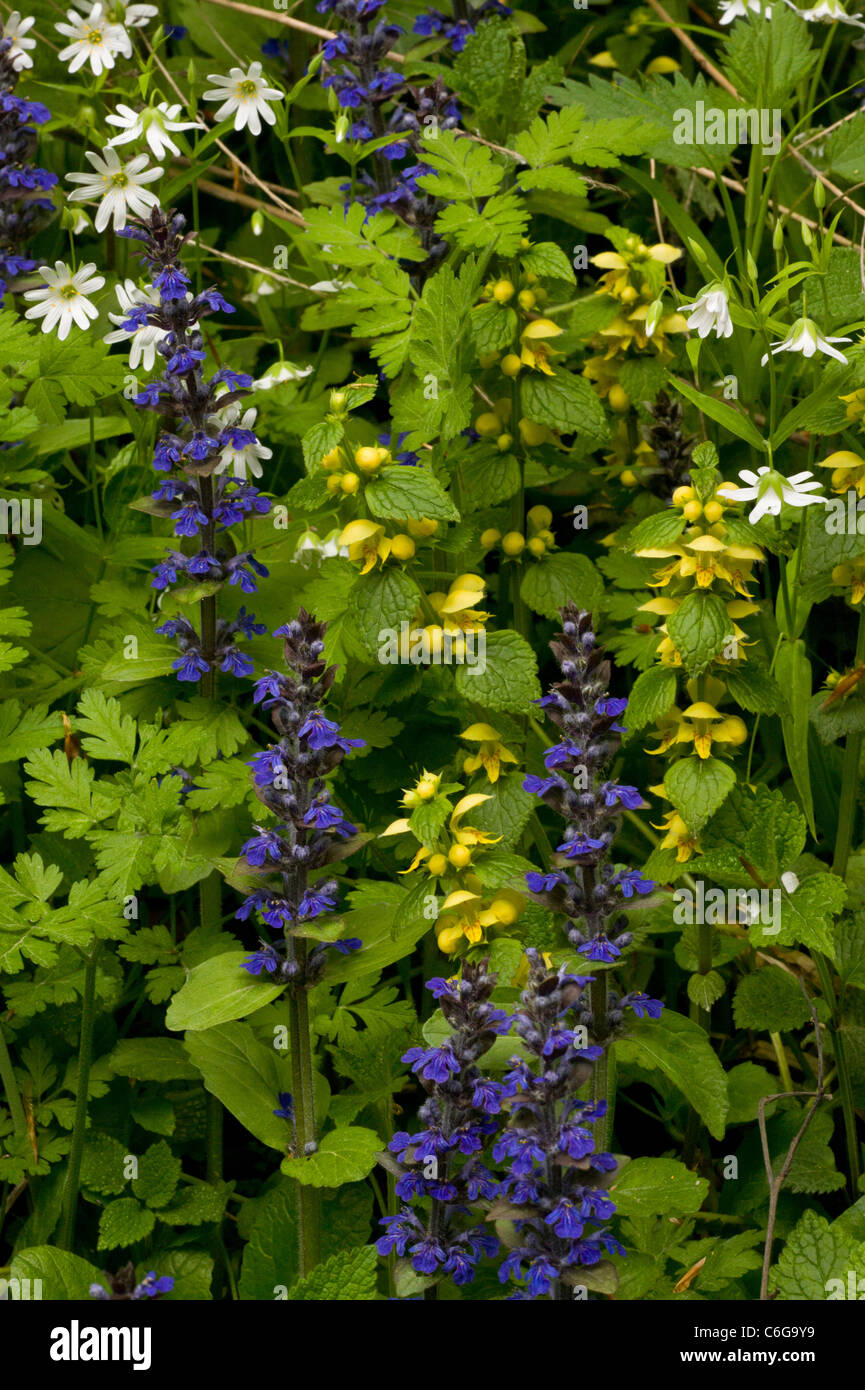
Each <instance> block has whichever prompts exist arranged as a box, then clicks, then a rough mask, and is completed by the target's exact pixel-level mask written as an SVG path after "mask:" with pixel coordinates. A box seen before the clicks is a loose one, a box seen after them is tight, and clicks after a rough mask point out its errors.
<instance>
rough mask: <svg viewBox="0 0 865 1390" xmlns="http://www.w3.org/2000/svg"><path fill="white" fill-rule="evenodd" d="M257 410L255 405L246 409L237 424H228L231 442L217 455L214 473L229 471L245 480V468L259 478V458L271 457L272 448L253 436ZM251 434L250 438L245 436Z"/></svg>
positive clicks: (260, 472) (260, 471)
mask: <svg viewBox="0 0 865 1390" xmlns="http://www.w3.org/2000/svg"><path fill="white" fill-rule="evenodd" d="M257 414H258V411H257V410H256V409H255V407H252V408H251V409H250V410H247V411H246V412H245V414H244V415H243V418H242V419H241V421H240V423H239V424H238V425H229V427H228V433H229V437H230V438H231V436H232V434H233V435H234V436H235V437H234V439H233V440H232V442H230V443H228V444H226V445H225V448H224V449H223V450H222V452H221V453H220V455H219V463H218V464H217V465H216V467H215V468H214V470H213V471H214V473H230V474H231V475H232V476H233V477H235V478H242V479H243V480H244V482H245V481H246V476H247V475H246V470H247V468H248V469H249V472H250V474H251V476H252V477H253V478H260V477H261V474H262V471H263V470H262V467H261V464H260V463H259V461H258V460H259V459H269V458H273V450H272V449H268V448H267V447H266V446H265V445H264V444H259V442H258V440H257V439H256V438H255V437H254V434H253V426H254V424H255V417H256V415H257ZM248 435H252V436H253V437H252V438H251V439H248V438H246V436H248Z"/></svg>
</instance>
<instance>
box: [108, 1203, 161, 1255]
mask: <svg viewBox="0 0 865 1390" xmlns="http://www.w3.org/2000/svg"><path fill="white" fill-rule="evenodd" d="M155 1225H156V1217H155V1216H154V1214H153V1212H152V1211H150V1210H149V1209H148V1208H147V1207H143V1206H141V1204H140V1203H139V1202H136V1200H135V1198H134V1197H118V1198H117V1201H116V1202H109V1203H108V1206H107V1207H105V1208H104V1209H103V1212H102V1215H101V1217H100V1218H99V1242H98V1245H97V1247H96V1248H97V1249H98V1250H116V1249H117V1247H118V1246H120V1245H123V1246H126V1245H134V1244H135V1242H136V1241H137V1240H143V1239H144V1237H145V1236H149V1235H150V1232H151V1231H152V1230H153V1227H154V1226H155Z"/></svg>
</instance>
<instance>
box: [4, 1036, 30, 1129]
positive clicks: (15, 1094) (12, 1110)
mask: <svg viewBox="0 0 865 1390" xmlns="http://www.w3.org/2000/svg"><path fill="white" fill-rule="evenodd" d="M0 1081H2V1082H3V1090H4V1091H5V1093H6V1104H7V1105H8V1106H9V1114H10V1115H11V1116H12V1129H13V1133H14V1134H25V1133H26V1132H27V1120H26V1117H25V1115H24V1106H23V1105H22V1104H21V1095H20V1092H19V1090H18V1083H17V1082H16V1080H15V1072H14V1070H13V1067H12V1058H11V1057H10V1056H9V1048H8V1047H7V1046H6V1039H5V1037H4V1036H3V1029H2V1027H0Z"/></svg>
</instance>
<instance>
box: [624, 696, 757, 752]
mask: <svg viewBox="0 0 865 1390" xmlns="http://www.w3.org/2000/svg"><path fill="white" fill-rule="evenodd" d="M658 726H659V730H660V733H661V744H660V747H658V748H647V749H646V752H647V753H652V754H656V753H664V752H666V750H667V749H668V748H670V747H672V746H673V745H674V744H677V743H693V745H694V748H695V750H696V753H697V756H698V757H700V758H710V757H711V756H712V744H713V743H732V744H733V745H734V746H736V745H738V744H740V743H744V742H745V739H746V738H747V737H748V726H747V725H746V723H745V721H744V719H740V718H739V716H738V715H737V714H732V715H726V716H725V715H723V714H721V712H720V711H719V710H717V709H716V708H715V706H714V705H710V704H709V702H708V701H707V700H696V701H695V702H694V704H692V705H689V706H688V708H687V709H686V710H680V709H678V708H677V707H675V706H674V707H673V709H672V710H671V711H670V713H669V714H668V715H666V716H665V718H664V719H662V720H659V721H658Z"/></svg>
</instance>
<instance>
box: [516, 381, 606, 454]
mask: <svg viewBox="0 0 865 1390" xmlns="http://www.w3.org/2000/svg"><path fill="white" fill-rule="evenodd" d="M521 400H522V408H523V414H524V415H525V416H526V417H527V418H528V419H529V420H534V421H535V423H536V424H539V425H550V426H552V428H553V429H557V430H560V431H561V433H562V434H575V433H576V434H587V435H591V436H592V438H594V439H598V440H600V441H602V442H603V441H605V440H607V439H608V438H609V435H610V430H609V426H608V424H607V418H606V416H605V414H604V408H603V406H602V405H601V402H600V401H599V400H598V397H597V396H596V395H595V392H594V391H593V390H592V388H591V386H590V385H589V383H588V382H587V381H586V380H585V378H584V377H581V376H575V375H574V374H573V373H571V372H555V373H554V374H553V375H552V376H546V375H545V374H544V373H543V372H532V373H531V374H529V375H527V376H526V377H524V378H523V382H522V389H521Z"/></svg>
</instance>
